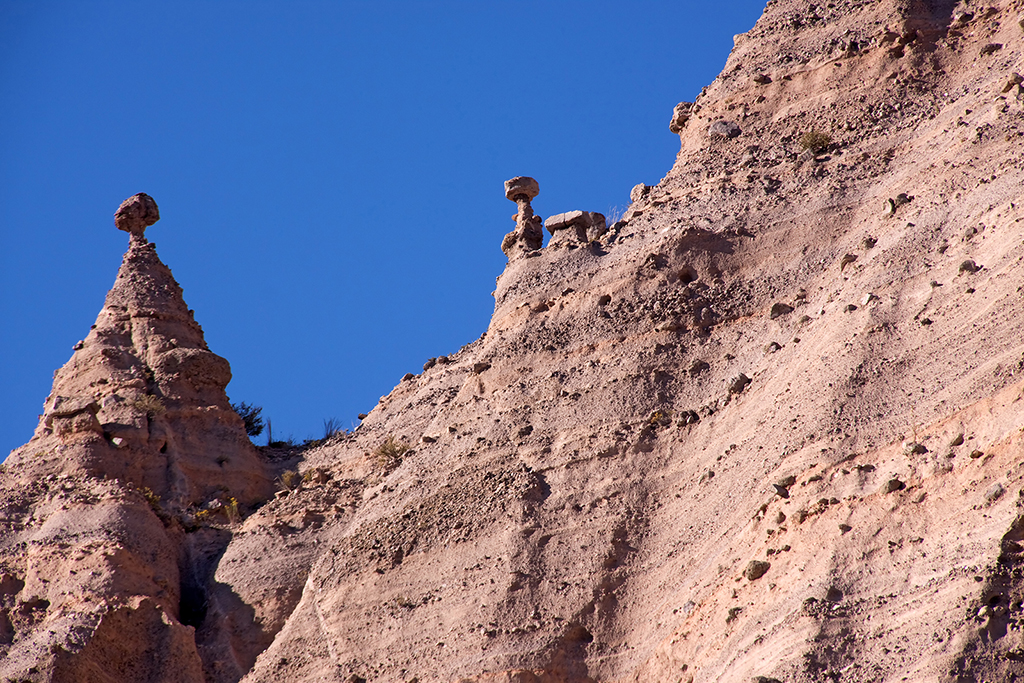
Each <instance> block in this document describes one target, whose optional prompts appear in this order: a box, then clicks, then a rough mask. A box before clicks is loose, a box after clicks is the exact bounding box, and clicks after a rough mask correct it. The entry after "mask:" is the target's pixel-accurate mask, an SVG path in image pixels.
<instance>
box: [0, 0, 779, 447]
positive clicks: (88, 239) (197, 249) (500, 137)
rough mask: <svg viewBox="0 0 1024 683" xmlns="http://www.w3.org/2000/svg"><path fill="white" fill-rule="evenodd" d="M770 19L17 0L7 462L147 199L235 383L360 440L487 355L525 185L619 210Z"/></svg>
mask: <svg viewBox="0 0 1024 683" xmlns="http://www.w3.org/2000/svg"><path fill="white" fill-rule="evenodd" d="M762 7H763V6H762V3H760V2H752V1H750V0H725V1H723V2H718V3H706V2H703V3H698V2H689V1H687V2H644V1H632V2H617V3H613V2H602V1H590V2H552V1H550V0H549V1H548V2H519V3H498V2H486V1H482V0H476V1H475V2H441V1H438V2H426V1H424V2H412V1H391V2H388V1H380V0H378V1H375V2H369V1H367V2H354V1H353V2H314V1H303V0H291V1H289V2H260V1H259V0H250V1H248V2H231V1H227V0H224V1H220V2H215V1H209V0H206V1H203V2H187V1H180V0H179V1H176V2H147V1H144V0H143V1H139V2H127V1H123V2H103V1H101V0H84V1H77V0H76V1H74V2H70V1H69V2H47V1H46V0H41V1H30V0H0V93H2V97H3V99H2V102H3V106H2V107H0V306H2V309H0V314H2V315H3V321H4V331H3V333H2V335H0V386H3V388H4V390H3V391H0V413H2V415H3V419H2V420H0V457H3V455H4V454H6V453H7V452H8V451H9V450H10V449H12V448H15V447H17V446H19V445H21V444H22V443H24V442H26V441H27V440H28V439H29V438H30V436H31V434H32V430H33V429H34V428H35V424H36V419H37V414H38V413H39V412H40V410H41V406H42V402H43V399H44V398H45V397H46V395H47V393H49V389H50V383H51V381H52V373H53V371H54V370H55V369H56V368H58V367H60V366H61V365H63V364H64V363H65V362H66V361H67V360H68V358H70V356H71V352H72V351H71V347H72V345H73V344H74V343H75V342H76V341H78V340H79V339H81V338H83V337H84V336H85V335H86V334H87V333H88V331H89V326H90V325H91V324H92V323H93V322H94V320H95V318H96V314H97V313H98V312H99V310H100V308H101V307H102V305H103V298H104V296H105V294H106V292H107V290H108V289H109V288H110V286H111V285H112V283H113V281H114V277H115V275H116V272H117V268H118V265H119V264H120V260H121V256H122V254H123V253H124V251H125V249H126V247H127V235H126V234H125V233H122V232H119V231H118V230H116V229H115V228H114V226H113V217H112V216H113V212H114V210H115V209H116V208H117V206H118V204H120V202H121V201H122V200H123V199H125V198H127V197H128V196H130V195H132V194H135V193H136V192H146V193H148V194H150V195H152V196H153V197H154V198H155V199H156V201H157V203H158V204H159V206H160V212H161V216H162V219H161V221H160V222H159V223H157V224H156V225H155V226H153V227H152V228H150V229H149V231H148V232H147V236H148V237H149V238H150V239H151V241H153V242H155V243H156V244H157V248H158V251H159V253H160V256H161V258H162V259H163V260H164V262H165V263H167V265H168V266H170V268H171V270H172V271H173V272H174V274H175V277H176V279H177V280H178V282H179V283H180V284H181V285H182V287H183V288H184V291H185V299H186V301H187V302H188V303H189V305H190V306H191V307H192V308H193V309H195V311H196V318H197V320H198V321H199V322H200V324H202V325H203V328H204V330H205V332H206V339H207V342H208V343H209V345H210V348H211V349H212V350H213V351H215V352H216V353H218V354H220V355H222V356H224V357H225V358H227V359H228V360H229V361H230V362H231V367H232V371H233V374H234V379H233V380H232V382H231V384H230V385H229V386H228V394H229V396H230V397H231V398H232V400H235V401H240V400H241V401H247V402H250V403H255V404H258V405H262V406H263V407H264V414H265V415H266V416H269V417H270V418H271V419H272V420H273V424H274V435H275V438H279V437H280V438H283V437H288V436H292V437H294V438H295V439H298V440H301V439H304V438H307V437H319V436H321V435H322V432H323V421H324V419H326V418H336V419H338V420H340V422H341V423H342V424H343V425H344V426H346V427H352V426H354V425H355V424H357V423H358V421H357V419H356V415H357V414H358V413H360V412H367V411H369V410H370V409H371V408H372V407H373V406H374V405H375V404H376V402H377V399H378V398H379V397H380V396H381V395H383V394H386V393H388V392H389V391H390V390H391V388H392V387H393V386H394V385H395V384H396V383H397V382H398V381H399V379H400V378H401V377H402V375H403V374H405V373H406V372H419V371H420V369H421V368H422V365H423V362H424V361H425V360H426V359H427V358H429V357H431V356H437V355H441V354H445V353H451V352H454V351H456V350H458V348H459V347H460V346H462V345H463V344H466V343H469V342H471V341H473V340H474V339H476V338H478V337H479V336H480V334H481V333H482V332H483V331H484V330H485V329H486V328H487V323H488V320H489V317H490V313H491V311H492V308H493V299H492V298H491V291H492V290H493V288H494V278H495V277H496V276H497V275H499V274H500V273H501V271H502V269H503V267H504V264H505V258H504V255H503V254H502V253H501V249H500V243H501V238H502V236H503V235H504V234H505V233H506V232H507V231H508V230H510V229H511V227H512V221H511V220H510V216H511V215H512V213H513V212H514V209H515V206H514V204H512V202H509V201H508V200H506V199H505V197H504V194H503V189H502V183H503V182H504V180H506V179H507V178H511V177H513V176H515V175H531V176H533V177H535V178H537V180H538V181H539V183H540V188H541V192H540V196H539V197H538V198H537V199H536V200H535V201H534V208H535V210H536V211H537V213H539V214H540V215H542V216H547V215H551V214H554V213H559V212H562V211H568V210H573V209H585V210H590V211H601V212H605V213H608V212H609V211H611V210H613V209H614V207H624V206H625V205H627V204H628V202H629V190H630V188H632V186H633V185H635V184H636V183H640V182H645V183H648V184H653V183H656V182H657V181H658V180H659V179H660V178H661V177H662V176H663V175H664V174H665V173H666V172H667V171H668V169H669V168H670V167H671V165H672V162H673V160H674V158H675V154H676V152H677V151H678V147H679V143H678V138H677V137H676V136H674V135H672V134H671V133H670V132H669V131H668V120H669V116H670V114H671V112H672V107H673V106H674V105H675V104H676V103H677V102H679V101H681V100H692V99H693V98H694V97H695V96H696V95H697V93H698V92H700V89H701V88H702V87H703V86H704V85H706V84H708V83H709V82H710V81H711V80H713V79H714V77H715V76H716V75H717V73H718V72H719V71H720V70H721V68H722V66H723V64H724V63H725V59H726V57H727V55H728V53H729V50H730V49H731V47H732V36H733V34H736V33H741V32H744V31H747V30H749V29H750V28H751V27H752V26H753V24H754V22H755V21H756V20H757V17H758V16H760V13H761V10H762Z"/></svg>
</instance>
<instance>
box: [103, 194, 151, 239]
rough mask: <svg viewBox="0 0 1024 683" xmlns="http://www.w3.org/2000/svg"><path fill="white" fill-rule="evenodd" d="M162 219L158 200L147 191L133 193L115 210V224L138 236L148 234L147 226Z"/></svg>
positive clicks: (119, 228)
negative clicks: (157, 204) (157, 203)
mask: <svg viewBox="0 0 1024 683" xmlns="http://www.w3.org/2000/svg"><path fill="white" fill-rule="evenodd" d="M158 220H160V209H158V208H157V206H156V201H155V200H154V199H153V198H152V197H150V196H149V195H148V194H146V193H145V192H140V193H138V194H136V195H132V196H131V197H129V198H128V199H126V200H124V201H123V202H121V206H119V207H117V211H115V212H114V225H116V226H117V229H118V230H124V231H125V232H128V233H131V234H132V235H136V236H138V237H143V236H145V234H146V228H148V227H149V226H151V225H153V224H154V223H156V222H157V221H158Z"/></svg>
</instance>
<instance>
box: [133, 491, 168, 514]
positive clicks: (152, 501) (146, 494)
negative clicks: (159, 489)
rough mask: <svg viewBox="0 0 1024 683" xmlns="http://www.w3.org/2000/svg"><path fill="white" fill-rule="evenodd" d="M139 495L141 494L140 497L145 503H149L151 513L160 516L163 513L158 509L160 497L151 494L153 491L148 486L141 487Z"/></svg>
mask: <svg viewBox="0 0 1024 683" xmlns="http://www.w3.org/2000/svg"><path fill="white" fill-rule="evenodd" d="M139 493H141V494H142V497H143V498H145V499H146V502H147V503H149V507H151V508H153V512H155V513H157V514H161V513H162V512H163V510H161V509H160V496H158V495H157V494H155V493H153V489H151V488H149V487H148V486H143V487H142V488H141V489H139Z"/></svg>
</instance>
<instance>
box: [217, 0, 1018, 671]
mask: <svg viewBox="0 0 1024 683" xmlns="http://www.w3.org/2000/svg"><path fill="white" fill-rule="evenodd" d="M1020 10H1021V8H1020V6H1019V5H1015V4H1011V3H1006V4H1003V5H999V6H994V7H992V8H991V9H989V8H974V7H973V6H966V5H960V6H956V5H953V4H951V3H948V4H945V5H942V4H931V5H929V4H926V3H916V4H902V5H900V4H896V3H884V2H876V3H837V4H835V5H833V6H831V7H825V6H820V7H815V8H812V7H809V6H808V5H806V4H801V3H787V2H774V3H772V4H771V5H770V6H769V7H768V8H767V9H766V12H765V14H764V16H763V17H762V19H761V20H760V21H759V22H758V25H757V26H756V27H755V28H754V29H753V30H752V31H751V32H750V33H749V34H747V35H745V36H738V37H737V47H736V49H735V50H734V51H733V54H732V55H731V57H730V59H729V62H728V64H727V65H726V69H725V71H724V72H723V75H722V76H721V77H720V78H719V79H717V80H716V81H715V82H714V83H713V84H711V85H710V86H709V87H708V88H707V89H706V91H705V92H704V93H703V94H702V95H701V97H700V98H699V99H698V101H697V102H696V103H695V104H694V105H692V106H683V107H680V108H677V112H676V116H674V118H673V127H674V128H675V129H676V130H677V131H678V132H679V134H680V138H681V143H682V145H681V151H680V154H679V157H678V159H677V162H676V164H675V166H674V168H673V169H672V170H671V171H670V172H669V174H668V175H667V176H666V177H665V179H664V180H663V181H662V182H661V183H659V184H658V185H657V186H655V187H653V188H637V190H636V192H635V194H634V199H635V203H634V204H633V206H632V207H631V208H630V210H629V212H628V213H627V215H626V217H625V221H623V222H622V223H620V224H618V225H617V226H613V227H612V229H611V230H610V231H609V232H608V233H606V234H605V235H604V236H601V237H600V238H598V239H597V240H596V241H594V242H581V241H578V240H575V239H574V238H573V236H571V235H570V236H569V237H568V238H566V237H564V236H556V238H553V242H554V243H555V246H554V247H552V246H548V247H547V248H544V249H542V250H540V251H534V252H531V251H529V250H526V251H525V253H522V254H519V253H516V251H515V250H514V249H511V248H509V250H508V251H510V252H511V253H512V259H511V261H510V263H509V265H508V267H507V269H506V270H505V272H504V273H503V274H502V276H501V277H500V278H499V280H498V283H497V288H496V291H495V298H496V307H495V314H494V317H493V319H492V321H491V324H490V326H489V328H488V330H487V332H486V334H485V335H484V336H483V337H482V338H481V339H480V340H478V341H476V342H474V343H473V344H470V345H469V346H467V347H465V348H464V349H463V350H462V351H460V352H459V353H458V354H455V355H454V356H452V357H450V358H448V359H446V360H447V361H448V362H447V363H435V364H434V365H433V366H432V367H430V368H428V369H427V370H425V371H424V373H423V374H422V375H420V376H417V377H414V378H410V379H407V380H406V381H403V382H402V383H401V384H400V385H399V386H398V387H397V388H396V389H395V390H394V391H393V392H392V393H391V394H390V395H389V396H387V397H385V398H383V399H382V401H381V403H380V405H379V406H378V407H377V408H376V409H375V410H374V411H372V412H371V413H370V415H369V417H368V418H367V419H366V420H365V421H364V423H363V425H362V426H361V427H360V429H359V430H357V432H356V434H355V435H354V436H353V437H352V438H351V439H350V440H348V441H347V442H344V443H338V444H333V445H330V446H328V447H325V448H323V449H321V450H319V451H317V452H314V453H310V454H308V456H307V463H306V464H305V465H304V467H308V468H318V471H321V470H322V471H326V472H330V473H331V476H332V477H334V478H335V479H336V480H341V481H362V482H364V483H368V484H371V485H370V486H368V487H367V488H366V489H365V490H364V492H363V496H362V500H363V502H362V503H360V504H359V505H358V506H357V508H356V510H355V511H354V514H352V513H351V512H347V513H346V516H345V517H344V519H343V521H341V524H342V525H343V527H344V531H343V532H342V536H341V539H342V540H341V541H340V542H337V543H334V544H333V545H332V547H330V548H327V549H325V550H324V551H323V552H321V553H320V554H319V557H318V558H317V559H316V560H315V561H314V562H313V564H312V565H311V569H310V576H309V580H308V581H307V582H306V584H305V588H304V590H303V596H302V599H301V601H300V602H299V604H298V605H297V607H296V609H295V611H294V612H293V613H292V614H291V616H290V618H289V619H288V621H287V623H286V624H285V627H284V629H283V630H282V631H281V633H280V634H279V635H278V636H277V637H276V639H275V641H274V644H273V645H272V646H271V647H270V649H269V650H268V651H267V652H266V653H264V654H263V655H262V656H261V658H260V659H259V660H258V661H257V663H256V666H255V668H254V669H253V671H252V672H251V673H250V674H249V676H248V677H247V679H246V680H252V681H264V680H266V681H270V680H320V679H329V678H331V677H336V678H338V679H340V680H345V678H346V677H348V676H352V675H354V676H356V677H357V678H358V677H363V678H366V679H367V680H411V679H413V678H418V679H419V680H421V681H423V680H431V681H432V680H457V679H462V678H465V679H474V680H522V681H526V680H538V679H539V680H588V679H594V680H602V681H605V680H637V681H651V680H658V681H678V680H690V679H691V678H692V680H695V681H719V680H721V681H749V680H751V678H752V677H755V676H763V677H765V678H769V679H770V678H776V679H778V680H786V681H816V680H835V679H836V678H838V679H840V680H855V681H872V680H892V679H902V678H903V677H904V676H906V677H907V679H908V680H964V681H969V680H971V681H973V680H983V679H985V678H986V677H990V678H991V679H992V680H998V679H1000V678H1001V677H1002V678H1006V677H1008V676H1009V675H1010V673H1009V670H1010V669H1012V668H1013V667H1016V666H1018V664H1016V663H1015V662H1016V659H1013V658H1012V657H1010V658H1007V657H1006V656H1005V653H1006V652H1008V651H1009V652H1011V653H1012V652H1013V651H1015V650H1016V648H1017V647H1019V642H1018V641H1019V639H1020V637H1019V634H1017V633H1016V632H1015V631H1014V627H1015V624H1016V618H1017V616H1016V615H1017V613H1018V612H1017V610H1019V609H1020V603H1019V599H1020V597H1021V596H1020V595H1019V590H1018V588H1017V584H1016V576H1017V575H1016V574H1015V572H1016V571H1017V570H1016V569H1015V566H1016V565H1015V560H1014V558H1015V553H1016V551H1017V550H1018V549H1019V547H1018V546H1017V545H1016V540H1017V539H1016V535H1018V534H1019V532H1017V531H1015V529H1018V527H1019V525H1018V523H1017V521H1016V520H1017V505H1016V499H1017V493H1016V492H1017V489H1019V488H1020V483H1019V480H1020V477H1021V472H1020V469H1019V465H1018V463H1019V455H1020V454H1021V443H1020V439H1021V436H1020V428H1021V425H1022V424H1024V423H1022V421H1021V417H1020V409H1019V406H1020V403H1019V402H1018V398H1019V396H1020V388H1021V385H1020V375H1019V372H1020V368H1021V361H1022V355H1024V348H1022V345H1021V342H1020V335H1019V333H1018V330H1019V329H1020V323H1021V314H1022V312H1024V311H1022V300H1021V292H1020V291H1019V289H1018V287H1019V286H1020V285H1019V283H1020V282H1021V279H1022V278H1021V275H1022V273H1021V264H1020V260H1021V239H1022V235H1021V229H1020V223H1019V220H1020V217H1021V212H1020V209H1019V207H1018V203H1019V200H1020V186H1021V183H1020V181H1021V170H1020V159H1021V153H1020V149H1021V145H1020V143H1021V140H1022V137H1021V123H1022V116H1021V100H1020V94H1021V89H1020V87H1019V78H1017V77H1016V76H1015V75H1014V73H1015V69H1018V68H1019V67H1018V65H1019V64H1020V57H1021V37H1022V30H1021V25H1020V23H1019V20H1020ZM719 122H722V123H719ZM813 130H817V131H820V132H823V133H826V134H827V135H828V136H830V138H831V144H829V145H828V146H826V147H825V148H824V149H821V150H819V152H820V153H818V154H815V153H813V152H812V151H805V150H803V149H802V148H801V145H800V140H801V139H802V138H803V136H804V134H805V133H807V132H810V131H813ZM901 195H903V196H902V197H901ZM890 199H892V200H893V201H892V202H891V203H890V202H889V201H888V200H890ZM567 208H571V207H567ZM524 225H525V224H524ZM589 237H590V235H588V238H589ZM505 242H506V245H510V244H511V242H510V240H509V238H506V241H505ZM741 375H743V376H745V377H747V378H749V379H750V380H751V382H750V383H749V385H747V386H746V387H745V388H744V389H743V391H742V392H740V393H730V388H735V389H739V388H740V387H741V386H742V385H743V384H744V382H743V380H742V377H741ZM737 380H739V381H737ZM391 435H395V436H397V437H400V438H402V439H404V440H406V441H408V442H409V443H411V444H414V445H415V448H414V451H413V452H411V453H409V454H406V456H405V458H404V460H403V461H402V464H401V465H400V466H399V467H397V468H396V469H394V470H393V471H388V468H385V469H383V470H380V469H378V470H377V473H376V476H377V477H380V479H379V481H378V480H377V479H373V478H371V479H369V480H367V479H366V478H365V477H366V475H367V472H370V471H372V470H373V469H374V467H375V464H374V458H373V456H372V451H373V449H374V448H375V447H376V446H377V445H378V444H379V443H381V442H382V441H383V440H384V439H385V438H386V437H388V436H391ZM961 435H962V436H961ZM367 454H370V455H367ZM972 456H975V457H972ZM776 484H778V485H779V486H778V488H776V486H775V485H776ZM311 489H312V490H319V488H318V487H311ZM302 495H304V494H303V493H300V494H299V495H298V496H294V495H290V496H289V497H288V505H289V506H294V509H296V510H298V509H302V508H303V506H304V503H303V502H302ZM314 507H315V506H311V507H310V508H309V509H310V510H313V511H317V510H318V511H319V513H320V514H322V515H324V516H325V521H324V522H323V523H324V524H325V528H330V527H331V526H332V523H331V522H330V517H331V514H332V513H331V510H330V509H329V508H327V509H325V508H322V507H321V508H315V509H314ZM271 512H272V511H271V510H269V509H268V510H267V512H266V513H264V512H262V511H261V513H260V515H262V514H268V515H269V514H271ZM260 515H257V517H259V516H260ZM249 523H250V524H253V525H255V524H256V521H255V519H254V520H251V521H250V522H249ZM318 523H319V522H318ZM752 563H753V564H752ZM762 563H763V564H762ZM245 566H246V565H245V563H234V564H233V565H232V567H234V568H236V569H233V570H232V571H236V572H238V575H239V576H242V575H243V574H244V572H245V571H246V569H245ZM748 567H749V568H750V569H749V571H748ZM765 569H766V571H765ZM762 571H764V573H763V574H761V572H762ZM229 574H230V572H228V571H224V572H223V573H222V574H219V576H221V577H223V578H222V580H224V581H226V582H230V581H231V580H232V579H231V578H230V576H229ZM1004 634H1006V635H1004ZM353 680H355V679H353Z"/></svg>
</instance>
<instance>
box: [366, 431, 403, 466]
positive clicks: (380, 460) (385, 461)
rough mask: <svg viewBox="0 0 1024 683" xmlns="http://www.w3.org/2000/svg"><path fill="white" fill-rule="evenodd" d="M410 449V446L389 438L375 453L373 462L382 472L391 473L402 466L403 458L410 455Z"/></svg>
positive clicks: (391, 437)
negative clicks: (407, 454)
mask: <svg viewBox="0 0 1024 683" xmlns="http://www.w3.org/2000/svg"><path fill="white" fill-rule="evenodd" d="M410 448H411V447H410V446H409V444H407V443H403V442H401V441H399V440H398V439H396V438H395V437H393V436H389V437H388V438H387V439H385V440H384V443H382V444H381V445H379V446H377V448H376V450H374V451H373V460H374V462H375V463H377V467H379V468H380V469H381V470H383V471H384V472H391V471H393V470H395V469H396V468H397V467H398V466H399V465H401V464H402V456H403V455H405V454H406V453H408V452H409V449H410Z"/></svg>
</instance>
